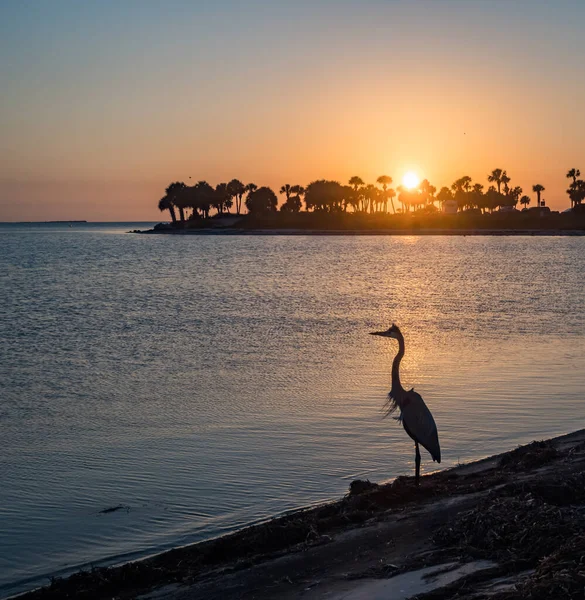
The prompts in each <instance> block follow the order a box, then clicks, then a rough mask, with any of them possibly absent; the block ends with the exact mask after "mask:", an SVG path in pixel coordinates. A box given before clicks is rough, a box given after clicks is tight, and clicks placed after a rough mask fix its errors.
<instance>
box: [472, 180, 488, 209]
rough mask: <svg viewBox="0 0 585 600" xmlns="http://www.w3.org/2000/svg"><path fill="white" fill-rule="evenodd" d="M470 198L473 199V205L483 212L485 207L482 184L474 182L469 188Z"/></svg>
mask: <svg viewBox="0 0 585 600" xmlns="http://www.w3.org/2000/svg"><path fill="white" fill-rule="evenodd" d="M471 198H472V199H473V200H472V201H473V205H474V206H475V207H477V208H479V209H481V211H482V212H483V209H484V208H485V202H484V194H483V185H482V184H481V183H474V184H473V188H472V190H471Z"/></svg>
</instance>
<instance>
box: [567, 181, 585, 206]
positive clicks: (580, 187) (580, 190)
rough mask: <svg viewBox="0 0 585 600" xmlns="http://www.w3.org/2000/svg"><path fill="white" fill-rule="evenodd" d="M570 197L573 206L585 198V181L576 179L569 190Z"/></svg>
mask: <svg viewBox="0 0 585 600" xmlns="http://www.w3.org/2000/svg"><path fill="white" fill-rule="evenodd" d="M567 194H569V198H570V199H571V208H573V206H577V205H579V204H581V203H582V202H583V200H585V181H583V180H582V179H577V180H576V181H574V182H573V183H572V184H571V185H570V186H569V189H568V190H567Z"/></svg>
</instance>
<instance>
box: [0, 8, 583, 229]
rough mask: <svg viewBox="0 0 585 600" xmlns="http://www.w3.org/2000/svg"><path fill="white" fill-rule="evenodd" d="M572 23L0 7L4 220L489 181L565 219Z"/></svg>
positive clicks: (575, 75)
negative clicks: (175, 193)
mask: <svg viewBox="0 0 585 600" xmlns="http://www.w3.org/2000/svg"><path fill="white" fill-rule="evenodd" d="M584 23H585V2H583V1H582V0H562V1H555V2H553V1H552V0H550V1H546V2H545V1H541V0H527V1H523V0H488V1H481V0H457V1H446V0H429V1H428V2H417V1H414V0H413V1H404V2H401V1H393V0H361V1H358V0H352V1H344V0H337V1H333V0H331V1H324V0H312V1H304V0H294V1H292V0H291V1H288V2H284V1H279V0H271V1H268V0H267V1H265V2H255V1H253V0H251V1H247V2H242V1H226V0H215V1H208V2H207V1H206V2H197V1H195V0H191V1H188V0H170V1H166V2H162V0H161V1H150V0H124V1H122V2H121V1H120V0H100V1H97V0H94V1H92V2H86V1H84V2H80V1H79V0H43V1H41V0H31V1H29V0H27V1H24V0H0V81H1V89H2V92H1V95H0V140H1V142H0V221H14V220H49V219H88V220H107V221H116V220H160V219H166V218H167V215H164V216H162V215H161V213H160V212H159V211H158V209H157V206H156V205H157V201H158V200H159V198H160V197H161V196H162V195H163V193H164V188H165V187H166V185H167V184H168V183H170V182H171V181H175V180H183V181H185V182H187V183H190V182H194V181H196V180H199V179H205V180H207V181H209V182H210V183H212V184H216V183H219V182H220V181H227V180H229V179H232V178H234V177H237V178H238V179H241V180H242V181H243V182H244V183H249V182H254V183H256V184H258V185H269V186H272V187H273V188H279V187H280V185H282V184H283V183H290V184H297V183H299V184H303V185H305V184H307V183H308V182H310V181H311V180H313V179H317V178H330V179H337V180H340V181H343V182H346V181H347V180H348V179H349V177H351V176H352V175H359V176H360V177H362V178H363V179H364V180H366V181H367V182H373V181H374V180H375V178H376V177H377V176H378V175H381V174H388V175H390V176H391V177H393V178H394V180H395V182H399V180H400V179H401V178H402V175H403V174H404V172H405V171H407V170H410V169H413V170H415V171H416V172H417V173H418V174H419V175H420V176H421V177H426V178H428V179H429V180H430V181H431V183H433V184H434V185H435V186H437V188H439V187H441V186H442V185H450V184H451V183H452V182H453V180H454V179H456V178H457V177H460V176H462V175H470V176H471V177H472V178H473V179H474V180H478V181H480V182H481V183H483V184H485V185H486V187H487V181H486V176H487V173H488V172H489V171H490V170H492V169H494V168H496V167H500V168H504V169H507V171H508V174H509V175H510V176H511V177H512V182H511V185H520V186H522V187H523V188H524V193H529V195H530V196H531V197H532V198H534V194H533V193H532V191H531V188H532V185H533V184H535V183H541V184H543V185H544V186H545V188H546V191H545V192H544V194H543V197H544V198H545V199H546V201H547V204H548V205H549V206H551V208H553V209H564V208H567V207H568V206H569V201H568V197H567V195H566V194H565V189H566V187H567V180H566V179H565V173H566V171H567V170H568V169H569V168H572V167H577V168H581V170H582V171H583V172H584V173H585V108H584V107H585V78H584V77H583V73H584V72H585V44H584V42H583V26H584ZM189 177H191V180H189Z"/></svg>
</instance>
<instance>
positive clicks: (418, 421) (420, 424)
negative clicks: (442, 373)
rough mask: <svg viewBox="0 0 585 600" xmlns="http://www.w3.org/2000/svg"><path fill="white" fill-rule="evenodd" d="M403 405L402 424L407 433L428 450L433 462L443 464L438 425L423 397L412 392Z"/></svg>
mask: <svg viewBox="0 0 585 600" xmlns="http://www.w3.org/2000/svg"><path fill="white" fill-rule="evenodd" d="M402 404H403V406H402V423H403V425H404V429H405V430H406V433H408V435H409V436H410V437H411V438H412V439H413V440H414V441H415V442H418V443H419V444H420V445H421V446H422V447H423V448H426V450H428V452H429V453H430V455H431V456H432V457H433V460H436V461H437V462H441V447H440V446H439V435H438V433H437V425H436V424H435V419H433V415H432V414H431V411H430V410H429V409H428V408H427V405H426V404H425V402H424V400H423V399H422V397H421V395H420V394H417V393H416V392H415V391H413V390H410V391H409V392H408V393H407V394H406V395H405V398H404V400H403V402H402Z"/></svg>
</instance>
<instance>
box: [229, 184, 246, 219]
mask: <svg viewBox="0 0 585 600" xmlns="http://www.w3.org/2000/svg"><path fill="white" fill-rule="evenodd" d="M228 193H229V194H230V196H231V197H232V198H235V200H236V214H238V215H239V214H240V210H241V208H242V197H243V195H244V194H245V193H246V186H245V185H244V184H243V183H242V182H241V181H240V180H239V179H232V180H231V181H230V182H229V183H228Z"/></svg>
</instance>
